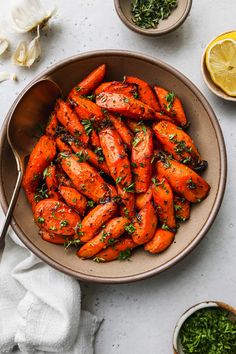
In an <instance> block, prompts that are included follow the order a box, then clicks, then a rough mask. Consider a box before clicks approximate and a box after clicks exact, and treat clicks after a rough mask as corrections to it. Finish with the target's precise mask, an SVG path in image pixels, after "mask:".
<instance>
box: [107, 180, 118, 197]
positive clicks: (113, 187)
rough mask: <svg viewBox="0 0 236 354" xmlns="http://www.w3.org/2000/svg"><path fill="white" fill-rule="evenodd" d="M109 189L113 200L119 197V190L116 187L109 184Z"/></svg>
mask: <svg viewBox="0 0 236 354" xmlns="http://www.w3.org/2000/svg"><path fill="white" fill-rule="evenodd" d="M107 187H108V189H109V191H110V197H111V198H115V197H117V190H116V187H115V186H113V185H112V184H109V183H107Z"/></svg>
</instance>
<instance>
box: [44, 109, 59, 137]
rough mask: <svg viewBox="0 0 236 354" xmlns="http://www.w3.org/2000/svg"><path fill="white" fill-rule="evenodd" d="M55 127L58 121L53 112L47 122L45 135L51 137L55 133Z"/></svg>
mask: <svg viewBox="0 0 236 354" xmlns="http://www.w3.org/2000/svg"><path fill="white" fill-rule="evenodd" d="M57 127H58V120H57V117H56V114H55V112H53V113H52V114H51V116H50V118H49V120H48V124H47V127H46V134H47V135H50V136H52V137H53V136H54V135H55V133H56V130H57Z"/></svg>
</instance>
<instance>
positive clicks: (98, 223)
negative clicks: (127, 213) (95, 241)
mask: <svg viewBox="0 0 236 354" xmlns="http://www.w3.org/2000/svg"><path fill="white" fill-rule="evenodd" d="M116 210H117V205H116V203H114V202H108V203H106V204H100V205H98V206H96V207H95V208H94V209H93V210H91V211H90V212H89V213H88V214H87V215H86V216H85V218H84V219H83V220H82V222H81V227H80V229H79V232H80V235H81V236H80V240H81V242H88V241H89V240H90V239H91V238H93V237H94V236H95V235H96V233H97V232H98V231H99V229H100V228H101V227H102V226H103V225H105V223H106V222H107V221H108V220H110V219H111V218H112V217H113V215H114V214H115V212H116Z"/></svg>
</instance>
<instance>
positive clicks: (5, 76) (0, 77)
mask: <svg viewBox="0 0 236 354" xmlns="http://www.w3.org/2000/svg"><path fill="white" fill-rule="evenodd" d="M6 80H14V81H16V80H17V77H16V74H13V73H9V72H7V71H0V82H3V81H6Z"/></svg>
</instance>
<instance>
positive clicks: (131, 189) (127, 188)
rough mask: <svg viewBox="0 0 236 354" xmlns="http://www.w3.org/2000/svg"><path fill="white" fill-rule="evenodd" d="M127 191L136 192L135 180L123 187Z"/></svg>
mask: <svg viewBox="0 0 236 354" xmlns="http://www.w3.org/2000/svg"><path fill="white" fill-rule="evenodd" d="M123 189H124V191H125V192H128V193H134V192H135V191H134V182H133V183H131V184H130V185H129V186H128V187H125V188H123Z"/></svg>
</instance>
